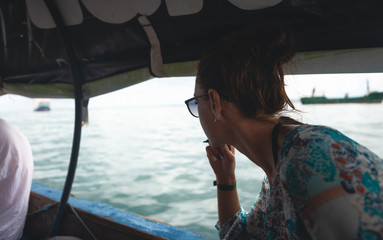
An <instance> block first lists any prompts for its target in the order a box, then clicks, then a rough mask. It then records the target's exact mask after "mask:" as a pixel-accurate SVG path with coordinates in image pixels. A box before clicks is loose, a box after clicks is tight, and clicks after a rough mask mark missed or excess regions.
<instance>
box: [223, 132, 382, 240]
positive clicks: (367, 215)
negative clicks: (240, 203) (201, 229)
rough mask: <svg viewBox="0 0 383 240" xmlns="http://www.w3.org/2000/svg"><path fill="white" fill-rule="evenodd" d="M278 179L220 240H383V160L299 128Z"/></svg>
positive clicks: (339, 137)
mask: <svg viewBox="0 0 383 240" xmlns="http://www.w3.org/2000/svg"><path fill="white" fill-rule="evenodd" d="M278 159H279V160H278V164H277V174H276V175H275V177H274V181H273V183H272V184H271V185H270V184H269V182H268V180H267V178H265V180H264V181H263V184H262V190H261V192H260V194H259V196H258V198H257V200H256V201H255V203H254V205H253V206H252V209H251V211H250V212H249V213H246V212H245V211H244V210H243V209H242V208H241V210H240V211H239V212H238V213H237V214H236V215H235V216H234V217H233V218H231V219H230V220H228V221H227V222H226V223H224V224H223V225H221V226H218V224H217V225H216V227H217V229H218V230H219V235H220V238H221V239H296V240H297V239H326V240H327V239H383V160H382V159H380V158H379V157H378V156H377V155H375V154H374V153H372V152H371V151H369V150H368V149H367V148H365V147H363V146H361V145H360V144H358V143H356V142H355V141H353V140H351V139H350V138H348V137H346V136H345V135H343V134H342V133H340V132H338V131H336V130H334V129H331V128H328V127H324V126H312V125H301V126H299V127H297V128H295V129H294V130H292V131H291V132H289V133H288V134H287V135H286V137H285V139H284V141H283V147H282V149H281V151H280V153H279V157H278Z"/></svg>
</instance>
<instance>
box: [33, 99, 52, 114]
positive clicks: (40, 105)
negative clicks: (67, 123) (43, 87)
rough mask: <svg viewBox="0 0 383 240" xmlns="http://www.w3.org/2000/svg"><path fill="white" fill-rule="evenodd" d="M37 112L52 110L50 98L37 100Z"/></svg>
mask: <svg viewBox="0 0 383 240" xmlns="http://www.w3.org/2000/svg"><path fill="white" fill-rule="evenodd" d="M34 110H35V112H46V111H50V110H51V107H50V102H49V100H37V101H36V106H35V109H34Z"/></svg>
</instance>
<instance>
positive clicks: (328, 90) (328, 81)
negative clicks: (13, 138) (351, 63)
mask: <svg viewBox="0 0 383 240" xmlns="http://www.w3.org/2000/svg"><path fill="white" fill-rule="evenodd" d="M367 80H368V81H369V85H370V90H371V91H383V74H326V75H295V76H287V77H286V85H287V86H286V90H287V93H288V95H289V96H290V98H291V99H292V100H299V98H300V97H302V96H309V95H311V92H312V89H313V88H314V87H315V89H316V93H317V94H318V95H321V94H324V95H325V96H327V97H343V96H344V95H345V94H346V93H348V94H349V96H350V97H353V96H363V95H364V94H365V93H366V91H367V84H366V82H367ZM194 81H195V78H194V77H179V78H162V79H152V80H149V81H146V82H143V83H140V84H137V85H134V86H131V87H129V88H126V89H122V90H119V91H115V92H112V93H108V94H104V95H101V96H98V97H94V98H92V99H91V100H90V103H89V107H90V108H93V107H120V106H142V105H164V104H165V105H168V104H183V101H184V100H186V99H188V98H190V97H192V96H193V93H194ZM73 104H74V103H73V100H70V99H65V100H58V99H54V100H51V106H52V109H54V108H60V107H73ZM33 106H34V100H33V99H30V98H26V97H21V96H17V95H4V96H0V111H1V110H7V109H9V108H11V109H19V108H25V109H27V108H33Z"/></svg>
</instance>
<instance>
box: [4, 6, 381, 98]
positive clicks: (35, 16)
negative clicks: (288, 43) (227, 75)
mask: <svg viewBox="0 0 383 240" xmlns="http://www.w3.org/2000/svg"><path fill="white" fill-rule="evenodd" d="M382 9H383V2H382V1H378V0H337V1H334V0H205V1H203V0H162V1H161V0H145V1H141V0H97V1H94V0H54V1H53V0H45V1H44V0H2V1H1V2H0V36H1V38H0V95H1V94H6V93H12V94H19V95H23V96H28V97H44V98H46V97H49V98H74V95H75V94H74V82H75V80H74V78H77V79H79V80H76V81H80V85H81V86H80V87H81V94H82V98H83V99H89V98H91V97H93V96H97V95H100V94H104V93H108V92H111V91H114V90H118V89H121V88H125V87H127V86H130V85H133V84H136V83H139V82H142V81H145V80H148V79H151V78H154V77H176V76H194V75H195V73H196V67H197V64H198V59H199V57H200V55H201V53H202V52H203V51H204V50H206V49H207V48H208V47H209V46H210V45H211V44H212V43H214V41H216V40H217V39H219V38H220V37H221V36H223V35H225V34H227V33H230V32H232V31H236V30H238V29H246V30H248V31H251V29H252V28H254V27H255V26H257V25H261V24H280V25H283V26H286V28H289V29H290V30H291V31H293V33H294V34H295V38H296V42H297V47H298V53H297V55H296V57H295V58H294V61H293V62H292V64H290V65H288V66H286V72H287V73H288V74H312V73H367V72H368V73H370V72H383V65H382V64H381V63H382V62H383V14H382ZM57 19H61V20H62V23H61V24H60V22H57V21H58V20H57ZM73 72H75V75H77V77H75V76H74V74H73Z"/></svg>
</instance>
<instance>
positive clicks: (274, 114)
mask: <svg viewBox="0 0 383 240" xmlns="http://www.w3.org/2000/svg"><path fill="white" fill-rule="evenodd" d="M291 46H292V40H291V37H290V36H289V35H288V34H287V33H285V32H283V31H281V30H279V29H277V28H271V27H261V28H259V29H257V30H256V31H255V32H253V33H252V34H250V33H241V34H235V35H231V36H229V37H226V38H224V39H223V40H221V41H220V42H219V43H218V44H216V45H215V46H214V47H213V48H211V49H210V50H208V51H207V52H206V53H205V54H204V55H203V56H202V58H201V61H200V64H199V67H198V73H197V79H196V86H195V97H194V98H191V99H189V100H187V101H186V104H187V106H188V108H189V111H190V112H191V113H192V114H193V115H194V116H195V117H199V119H200V123H201V126H202V128H203V130H204V131H205V134H206V135H207V137H208V139H209V145H210V146H208V147H207V148H206V152H207V156H208V158H209V162H210V165H211V167H212V169H213V171H214V173H215V175H216V181H215V183H216V185H217V188H218V189H217V198H218V213H219V221H218V224H217V226H216V227H217V229H218V230H219V235H220V238H225V239H383V181H382V179H383V163H382V160H381V159H380V158H379V157H378V156H376V155H375V154H374V153H372V152H370V151H369V150H368V149H366V148H365V147H363V146H361V145H359V144H358V143H356V142H354V141H353V140H351V139H349V138H348V137H346V136H344V135H343V134H342V133H340V132H338V131H336V130H334V129H331V128H328V127H325V126H312V125H307V124H301V123H299V122H297V121H294V120H292V119H289V118H286V117H281V116H282V114H281V113H282V112H283V111H284V110H286V109H287V107H288V106H289V107H291V108H292V109H293V110H294V109H295V108H294V106H293V104H292V103H291V101H290V100H289V98H288V96H287V95H286V92H285V90H284V77H283V70H282V67H283V64H284V63H286V62H288V61H290V60H291V58H292V56H293V51H291V49H292V47H291ZM234 148H236V149H238V150H239V151H240V152H242V153H243V154H244V155H246V156H247V157H248V158H249V159H250V160H251V161H252V162H254V163H255V164H256V165H258V166H259V167H261V168H262V169H263V170H264V172H265V173H266V177H265V180H264V182H263V184H262V190H261V193H260V194H259V196H258V199H257V200H256V202H255V203H254V206H253V207H252V209H251V211H250V212H249V213H246V212H245V211H244V210H243V209H242V208H241V207H240V203H239V200H238V195H237V191H236V188H235V184H236V176H235V156H234Z"/></svg>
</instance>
